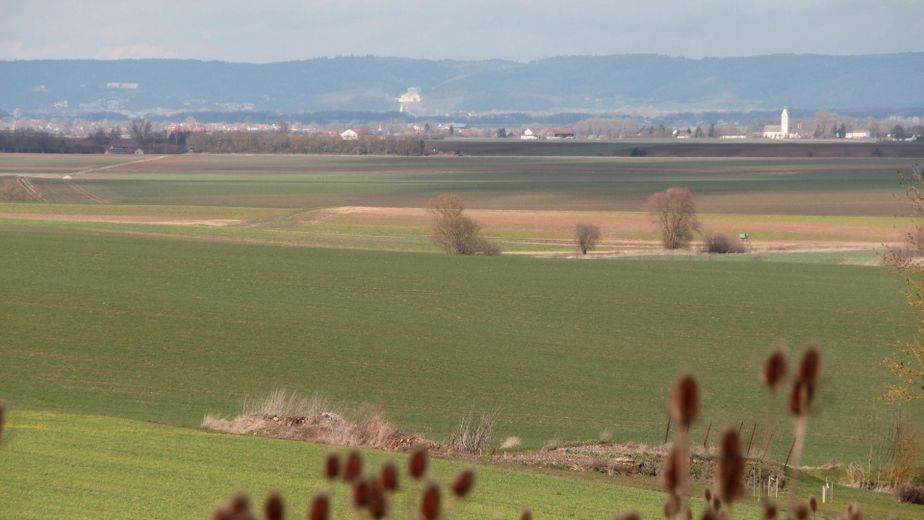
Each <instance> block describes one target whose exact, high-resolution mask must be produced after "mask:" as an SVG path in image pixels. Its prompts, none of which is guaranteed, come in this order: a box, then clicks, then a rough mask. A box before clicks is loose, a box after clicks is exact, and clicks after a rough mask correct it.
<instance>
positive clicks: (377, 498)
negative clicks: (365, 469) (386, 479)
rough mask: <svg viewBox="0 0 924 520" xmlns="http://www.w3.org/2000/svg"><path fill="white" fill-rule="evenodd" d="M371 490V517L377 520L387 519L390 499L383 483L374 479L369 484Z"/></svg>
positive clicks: (369, 505) (369, 506)
mask: <svg viewBox="0 0 924 520" xmlns="http://www.w3.org/2000/svg"><path fill="white" fill-rule="evenodd" d="M368 488H369V500H368V502H369V504H368V508H369V516H371V517H372V518H375V519H381V518H385V517H386V516H387V515H388V499H387V498H386V496H385V488H384V486H383V485H382V483H381V481H379V480H378V479H375V478H372V479H369V482H368Z"/></svg>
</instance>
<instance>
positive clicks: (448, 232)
mask: <svg viewBox="0 0 924 520" xmlns="http://www.w3.org/2000/svg"><path fill="white" fill-rule="evenodd" d="M464 210H465V203H464V202H463V201H462V199H461V198H460V197H459V196H458V195H455V194H453V193H442V194H440V195H437V196H436V197H433V198H432V199H430V202H429V203H428V204H427V211H428V212H429V213H430V215H431V216H432V217H433V232H432V234H431V238H432V239H433V242H435V243H436V245H438V246H439V247H440V249H442V250H443V251H445V252H446V253H447V254H450V255H498V254H500V248H499V247H498V246H497V244H494V243H493V242H490V241H488V240H486V239H485V238H484V237H482V236H481V225H480V224H478V223H477V222H475V221H474V220H472V219H471V218H469V217H468V216H466V215H463V214H462V211H464Z"/></svg>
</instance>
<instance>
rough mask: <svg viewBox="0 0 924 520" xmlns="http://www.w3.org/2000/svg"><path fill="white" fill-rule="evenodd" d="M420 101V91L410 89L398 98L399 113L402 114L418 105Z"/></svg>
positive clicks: (421, 99) (414, 88) (413, 88)
mask: <svg viewBox="0 0 924 520" xmlns="http://www.w3.org/2000/svg"><path fill="white" fill-rule="evenodd" d="M421 101H423V98H421V97H420V89H419V88H416V87H410V88H408V89H407V90H406V91H405V92H404V94H401V95H400V96H399V97H398V106H399V111H400V112H404V111H405V110H407V109H408V108H410V107H411V106H413V105H418V104H420V102H421Z"/></svg>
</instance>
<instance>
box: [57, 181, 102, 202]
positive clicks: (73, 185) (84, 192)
mask: <svg viewBox="0 0 924 520" xmlns="http://www.w3.org/2000/svg"><path fill="white" fill-rule="evenodd" d="M67 186H68V187H69V188H71V189H72V190H74V191H76V192H77V193H78V194H80V195H82V196H84V197H86V198H87V199H89V200H90V201H91V202H95V203H97V204H106V203H108V202H109V201H107V200H106V199H104V198H102V197H100V196H99V195H96V194H95V193H93V192H91V191H90V190H88V189H86V188H84V187H83V186H81V185H79V184H76V183H73V182H68V183H67Z"/></svg>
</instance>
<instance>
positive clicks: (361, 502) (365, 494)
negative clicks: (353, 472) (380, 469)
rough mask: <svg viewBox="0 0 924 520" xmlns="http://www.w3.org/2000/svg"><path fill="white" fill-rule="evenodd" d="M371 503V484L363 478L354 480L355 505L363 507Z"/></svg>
mask: <svg viewBox="0 0 924 520" xmlns="http://www.w3.org/2000/svg"><path fill="white" fill-rule="evenodd" d="M367 505H369V484H368V483H367V482H366V481H365V480H362V479H357V480H356V481H354V482H353V506H354V507H356V508H360V509H361V508H363V507H366V506H367Z"/></svg>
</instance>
